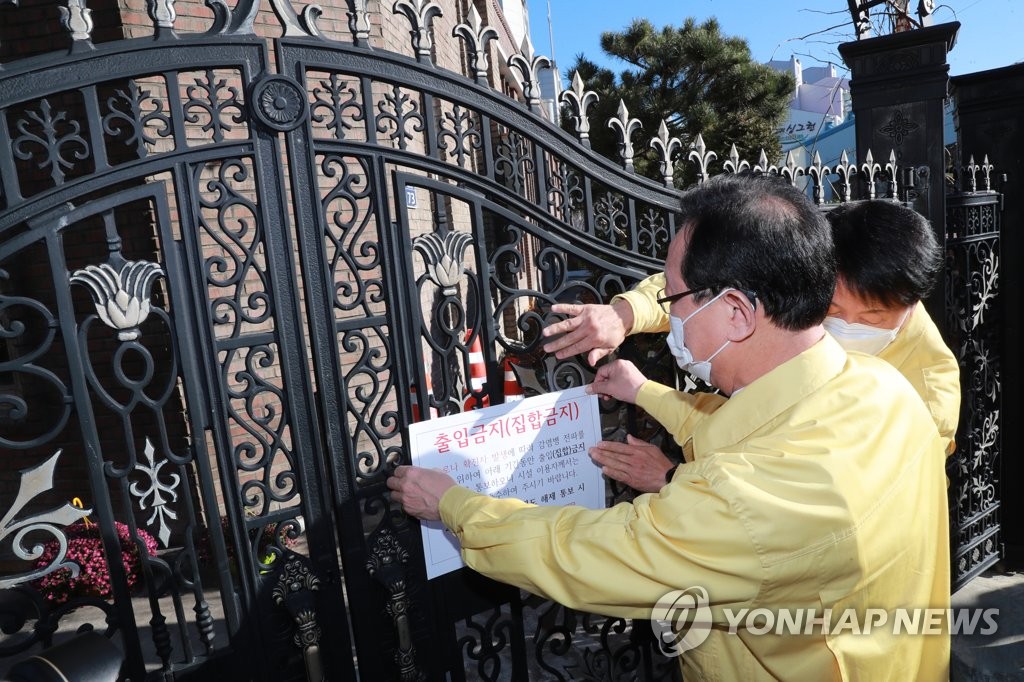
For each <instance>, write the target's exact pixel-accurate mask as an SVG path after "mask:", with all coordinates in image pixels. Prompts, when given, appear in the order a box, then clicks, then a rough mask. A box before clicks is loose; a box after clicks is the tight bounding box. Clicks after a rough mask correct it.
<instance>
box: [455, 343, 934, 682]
mask: <svg viewBox="0 0 1024 682" xmlns="http://www.w3.org/2000/svg"><path fill="white" fill-rule="evenodd" d="M671 391H672V389H669V388H668V387H664V386H659V385H657V384H654V383H653V382H647V383H645V384H644V385H643V387H642V388H641V390H640V396H639V398H638V402H640V403H641V404H642V406H643V407H644V408H645V409H648V410H649V411H651V412H652V413H654V412H655V410H654V408H655V403H658V402H659V401H660V402H663V401H661V398H662V397H663V396H664V395H665V394H667V393H669V392H671ZM691 416H692V415H691ZM692 423H693V425H694V430H693V432H692V437H691V439H690V442H689V443H688V445H691V446H692V453H693V456H694V461H692V462H688V463H685V464H682V465H681V466H680V467H679V468H678V469H677V471H676V474H675V477H674V479H673V480H672V482H671V483H669V484H668V485H666V486H665V487H664V488H662V490H661V491H660V492H658V493H656V494H646V495H640V496H639V497H637V498H636V499H635V500H634V501H633V502H632V503H622V504H618V505H616V506H614V507H611V508H609V509H604V510H589V509H582V508H579V507H538V506H533V505H529V504H526V503H524V502H521V501H519V500H513V499H493V498H490V497H487V496H483V495H479V494H476V493H474V492H473V491H471V490H468V489H466V488H463V487H460V486H455V487H453V488H451V489H450V490H448V491H447V492H446V493H445V495H444V496H443V497H442V498H441V502H440V506H439V508H440V513H441V519H442V520H443V521H444V523H445V524H446V525H447V526H448V527H449V528H451V529H452V530H453V531H454V532H455V534H456V535H457V536H458V538H459V540H460V542H461V543H462V556H463V559H464V560H465V561H466V563H467V564H468V565H469V566H470V567H472V568H474V569H476V570H477V571H479V572H480V573H483V574H484V575H487V576H490V577H492V578H495V579H497V580H501V581H504V582H507V583H510V584H513V585H516V586H518V587H521V588H523V589H526V590H529V591H530V592H534V593H537V594H541V595H545V596H546V597H548V598H550V599H553V600H555V601H557V602H559V603H561V604H565V605H566V606H569V607H572V608H576V609H581V610H584V611H590V612H596V613H602V614H608V615H612V616H623V617H631V618H649V617H650V616H651V611H652V608H653V606H654V604H655V603H656V602H657V601H658V599H659V598H660V597H662V596H663V595H665V594H666V593H668V592H670V591H673V590H681V589H686V588H689V587H694V586H700V587H703V588H705V589H706V590H707V592H708V594H709V598H710V601H711V604H710V606H711V609H712V617H713V622H714V623H715V626H714V628H713V629H712V630H711V632H710V636H709V637H708V639H707V640H706V641H705V642H703V643H702V644H701V645H700V646H698V647H697V648H696V649H694V650H692V651H689V652H686V653H684V654H683V656H682V666H683V671H684V676H685V678H686V679H687V680H692V679H721V680H744V681H746V680H759V679H771V678H773V677H774V678H780V679H792V680H829V679H835V680H839V679H854V680H870V681H872V682H874V681H876V680H900V681H902V680H940V679H945V678H946V677H947V676H948V666H949V638H948V635H946V634H940V635H928V636H924V635H906V634H901V635H896V636H893V635H891V634H888V633H891V630H887V629H886V628H875V629H873V630H872V631H871V634H851V630H850V629H845V630H843V631H841V632H836V631H835V624H834V623H833V624H832V626H831V627H826V628H824V629H825V630H827V632H822V628H821V627H819V628H818V629H816V630H813V631H812V632H811V634H806V635H804V634H800V635H776V634H766V635H760V636H757V635H754V634H752V633H751V632H749V631H748V630H747V629H745V628H743V627H740V629H739V630H738V632H737V633H736V634H730V633H729V632H728V628H727V627H726V626H727V623H728V622H729V620H728V618H729V615H730V614H729V613H727V612H726V609H731V612H730V613H731V614H735V613H736V612H737V610H738V609H741V608H748V609H756V608H766V609H770V610H773V611H774V610H776V609H779V608H782V607H789V608H804V609H811V608H813V609H816V610H817V611H818V612H819V613H820V612H821V611H822V610H823V609H825V608H831V609H832V610H833V612H835V613H837V614H838V613H841V612H842V611H843V610H844V609H847V608H853V609H857V610H858V613H862V612H863V611H864V609H868V608H871V609H886V610H888V611H890V612H891V611H892V610H893V609H896V608H897V607H903V606H905V607H911V608H928V607H931V608H941V609H945V608H948V607H949V550H948V547H949V543H948V530H947V528H948V527H947V514H946V505H945V476H944V472H943V467H942V458H941V457H940V456H939V453H940V452H941V450H942V441H941V438H940V437H939V435H938V433H937V432H936V429H935V425H934V423H933V422H932V421H931V419H930V418H929V415H928V413H927V410H925V409H924V407H923V406H922V405H921V401H920V400H919V399H918V398H917V396H915V395H914V392H913V389H912V388H911V387H910V385H909V384H908V383H907V382H906V381H905V380H903V379H902V378H900V376H899V374H898V373H897V372H896V371H895V370H893V369H892V367H891V366H889V365H887V364H886V363H884V362H881V361H879V360H877V359H876V358H871V357H869V356H864V355H857V354H853V355H849V356H848V355H847V354H846V353H845V352H844V351H843V349H842V348H841V347H840V346H839V345H838V344H837V343H836V342H835V341H834V340H833V339H832V338H831V337H828V336H826V337H825V338H823V339H822V341H820V342H819V343H817V344H816V345H815V346H814V347H812V348H811V349H809V350H807V351H805V352H804V353H801V354H800V355H798V356H797V357H795V358H793V359H792V360H789V361H788V362H786V363H784V364H782V365H780V366H779V367H777V368H775V369H774V370H772V371H771V372H769V373H768V374H766V375H764V376H763V377H761V378H760V379H758V380H757V381H755V382H753V383H752V384H750V385H749V386H747V387H746V388H745V389H744V390H743V391H742V392H740V393H738V394H737V395H735V396H733V397H732V398H731V399H729V400H728V401H725V402H724V403H721V404H720V406H719V408H718V409H717V410H715V411H713V412H711V413H710V414H707V415H705V416H704V417H703V418H702V419H693V420H692ZM946 631H947V630H945V629H943V632H946Z"/></svg>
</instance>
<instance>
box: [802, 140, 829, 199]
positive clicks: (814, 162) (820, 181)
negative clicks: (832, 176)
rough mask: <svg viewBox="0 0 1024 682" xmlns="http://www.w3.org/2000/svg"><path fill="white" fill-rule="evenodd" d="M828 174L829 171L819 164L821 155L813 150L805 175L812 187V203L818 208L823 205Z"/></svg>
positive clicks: (826, 167)
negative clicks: (809, 179)
mask: <svg viewBox="0 0 1024 682" xmlns="http://www.w3.org/2000/svg"><path fill="white" fill-rule="evenodd" d="M830 172H831V169H830V168H829V167H828V166H826V165H824V164H822V163H821V155H820V154H819V153H818V150H814V156H813V157H812V158H811V165H810V166H809V167H808V168H807V175H809V176H810V178H811V181H812V183H813V185H814V203H815V204H818V205H819V206H820V205H821V204H823V203H825V181H826V180H827V178H828V174H829V173H830Z"/></svg>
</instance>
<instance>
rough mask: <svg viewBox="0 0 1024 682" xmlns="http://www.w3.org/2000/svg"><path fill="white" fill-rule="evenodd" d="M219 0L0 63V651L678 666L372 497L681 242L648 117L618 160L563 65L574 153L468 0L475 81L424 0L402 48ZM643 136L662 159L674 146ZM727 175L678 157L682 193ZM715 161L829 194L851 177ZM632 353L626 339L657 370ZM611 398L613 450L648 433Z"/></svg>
mask: <svg viewBox="0 0 1024 682" xmlns="http://www.w3.org/2000/svg"><path fill="white" fill-rule="evenodd" d="M211 6H212V7H214V14H215V19H214V21H213V22H212V26H211V27H210V29H209V31H207V32H206V33H204V34H190V35H188V36H184V35H178V34H177V33H175V31H174V25H175V12H174V8H173V5H172V3H169V2H167V3H160V2H155V3H151V4H150V14H151V17H152V20H153V26H154V35H153V36H152V37H147V38H142V39H135V40H129V41H121V42H113V43H103V44H96V45H93V44H91V42H90V26H91V24H90V22H89V20H88V10H86V9H85V6H84V5H83V4H82V3H81V2H79V1H78V0H73V1H72V2H69V5H68V8H66V10H67V17H68V19H67V22H66V28H67V32H68V34H69V35H70V37H71V40H72V49H71V50H70V51H69V52H67V53H60V54H50V55H45V56H42V57H38V58H33V59H31V60H24V61H21V62H15V63H12V64H7V65H4V66H3V68H2V69H0V107H2V111H0V149H3V150H7V149H10V150H11V153H10V154H7V153H4V154H0V447H2V448H3V450H4V454H5V457H6V458H7V462H6V464H5V466H7V467H8V468H7V469H5V471H9V472H13V471H15V470H18V469H20V470H21V471H22V474H21V476H20V478H19V480H18V481H17V482H12V484H13V487H9V488H0V500H2V501H3V503H4V505H5V507H4V517H3V518H4V521H3V523H2V524H0V539H3V541H4V543H5V547H6V548H7V549H6V554H3V555H0V562H2V566H3V567H4V570H3V573H2V582H0V587H2V588H8V589H7V592H5V593H4V597H5V600H4V604H5V605H4V607H3V608H4V610H5V613H7V612H9V613H10V614H11V615H8V616H7V618H8V620H6V621H5V632H11V633H13V634H12V635H11V636H9V637H7V638H5V639H4V640H3V641H2V642H0V656H3V657H6V660H8V661H9V660H11V659H12V658H16V657H17V656H18V655H22V654H23V652H28V651H33V650H38V646H39V645H40V644H43V645H48V644H50V643H51V642H54V641H59V640H60V639H61V638H62V637H67V636H68V633H70V632H73V631H74V630H75V629H76V628H78V627H96V628H100V629H102V630H103V631H104V633H105V634H107V635H108V636H110V637H112V638H114V639H115V640H116V641H118V642H119V643H120V644H121V646H122V648H123V649H124V651H125V653H126V663H125V666H124V668H123V671H122V672H123V677H124V678H125V679H140V678H142V677H152V678H157V677H160V678H187V677H189V676H195V678H197V679H209V678H210V677H212V676H213V675H216V674H218V672H219V673H220V674H223V675H227V676H229V678H230V679H238V678H239V677H244V678H246V679H267V680H285V679H301V678H308V679H320V678H321V677H325V678H327V679H332V680H343V679H356V677H357V675H358V677H360V678H361V679H364V680H386V679H401V680H418V679H429V680H440V679H451V680H462V679H487V680H498V679H545V680H546V679H566V680H567V679H615V680H619V679H622V680H632V679H648V680H649V679H671V678H672V677H674V676H675V675H677V672H676V665H675V662H674V661H670V660H665V659H663V658H661V657H659V656H658V655H657V653H656V647H652V646H651V641H652V640H651V634H650V631H649V628H648V627H647V624H645V623H631V622H627V621H623V620H621V619H610V618H601V617H596V616H589V615H586V614H579V613H574V612H572V611H570V610H567V609H565V608H564V607H561V606H559V605H557V604H553V603H551V602H547V601H544V600H542V599H539V598H537V597H534V596H531V595H527V594H524V593H520V592H519V591H518V590H515V589H512V588H509V587H508V586H504V585H500V584H497V583H494V582H492V581H489V580H486V579H484V578H482V577H480V576H479V575H476V574H473V573H471V572H469V571H465V572H462V573H456V574H452V575H449V576H447V577H444V578H440V579H437V580H434V581H430V582H428V581H426V580H425V578H424V573H423V571H422V563H421V562H422V558H421V555H420V554H421V549H420V546H419V535H418V532H417V529H416V527H415V525H414V524H412V523H410V521H409V520H408V519H407V518H406V517H405V516H404V515H403V514H402V513H401V512H400V510H397V509H395V508H393V507H392V506H391V505H390V502H389V499H388V497H387V495H386V487H385V485H384V481H385V478H386V476H387V474H388V472H389V471H390V470H391V469H392V468H393V467H394V466H395V465H396V464H397V463H399V462H400V461H402V460H403V458H404V457H405V450H404V447H403V438H404V428H403V427H404V426H405V425H406V424H408V423H409V422H410V420H412V419H415V418H416V417H417V416H419V415H422V416H424V417H425V416H427V415H428V414H448V413H452V412H457V411H460V410H463V409H468V408H470V407H472V406H473V405H474V404H481V403H484V402H487V401H490V402H497V401H500V400H501V399H502V388H501V387H502V377H501V375H500V366H501V363H500V361H501V360H503V359H505V358H510V359H512V360H514V362H515V364H516V366H517V367H519V368H520V372H521V379H522V381H523V383H524V385H526V386H528V387H532V388H533V389H534V390H539V391H545V390H549V389H552V388H556V387H558V388H564V387H568V386H571V385H577V384H580V383H584V382H586V381H588V379H589V369H588V368H587V367H586V366H584V365H583V364H581V363H580V362H579V361H578V360H568V361H563V362H556V361H555V360H554V359H553V358H550V357H545V356H543V354H542V353H540V351H539V348H538V346H539V332H540V329H541V328H542V326H543V324H544V322H545V320H546V319H547V317H548V315H549V313H548V311H547V307H548V306H549V305H550V304H551V303H553V302H556V301H566V300H580V301H587V302H593V301H599V300H607V299H608V298H609V297H610V296H611V295H613V294H615V293H617V292H619V291H622V290H624V289H626V288H628V287H630V286H631V285H632V284H633V283H635V282H636V281H637V280H638V279H640V278H641V277H643V276H646V275H647V274H648V273H650V272H653V271H655V270H657V269H659V268H660V264H661V260H660V259H661V257H662V256H663V253H664V250H665V247H666V245H667V243H668V241H669V239H670V238H671V236H672V234H673V233H674V232H675V229H676V225H675V217H674V214H673V209H674V207H675V206H676V205H677V201H678V197H677V194H676V193H675V191H674V190H672V189H667V188H666V187H663V186H661V185H658V184H657V183H654V182H651V181H648V180H645V179H643V178H638V177H636V176H634V175H633V174H632V172H631V171H632V156H633V150H632V144H631V142H630V137H631V134H632V132H633V131H634V129H635V128H636V126H637V123H636V121H635V120H632V119H630V117H629V115H628V112H627V111H626V110H625V108H624V107H623V108H622V109H620V115H619V118H618V119H617V120H615V121H612V122H610V125H612V126H613V127H615V128H616V129H617V130H618V131H619V134H620V136H621V140H622V145H621V146H622V157H623V158H622V160H623V164H622V165H623V167H624V168H619V167H616V166H615V165H613V164H611V163H610V162H608V161H607V160H605V159H602V158H600V157H598V156H597V155H595V154H593V153H591V152H590V150H589V148H588V145H587V142H586V141H587V132H588V130H589V125H590V124H589V121H588V119H587V115H586V109H587V107H588V106H589V102H590V101H592V95H591V94H590V93H588V92H586V91H585V90H584V88H583V84H582V83H580V82H579V81H578V80H577V81H574V84H573V89H572V90H570V91H568V92H567V93H566V96H565V102H566V103H567V105H568V106H569V107H570V109H571V111H572V113H573V114H574V115H575V123H576V125H575V127H576V132H577V138H576V139H573V138H572V137H570V136H569V135H567V134H566V133H564V132H562V131H561V130H559V129H558V128H556V127H555V126H553V125H551V124H550V123H548V122H547V121H545V120H543V119H542V118H541V117H540V116H538V115H537V112H538V110H539V106H540V102H539V99H538V87H539V84H538V75H537V70H538V68H539V67H540V66H542V65H543V63H544V58H543V57H533V56H532V55H527V56H523V55H516V56H514V57H513V58H512V59H511V60H510V61H509V64H510V65H511V66H512V67H514V68H516V69H518V71H519V73H520V75H521V79H520V81H521V82H520V85H521V89H522V91H523V92H524V93H525V99H526V100H527V101H526V104H525V105H523V104H520V103H517V102H515V101H512V100H510V99H509V98H507V97H506V96H504V95H503V94H501V93H498V92H495V91H494V90H492V89H490V88H489V87H487V86H486V85H485V84H484V83H483V81H484V78H483V76H484V74H486V72H487V69H488V68H489V67H488V61H487V60H488V58H489V55H490V54H491V51H490V49H489V43H490V41H491V40H493V38H494V33H493V31H491V30H489V29H488V27H486V26H482V25H480V22H479V18H478V16H477V15H476V14H475V12H470V13H469V15H468V18H467V21H466V23H463V24H461V25H459V26H457V27H455V29H454V31H453V33H454V35H456V36H458V37H459V38H461V39H462V41H463V45H464V48H465V52H464V55H465V59H466V60H467V63H468V64H469V65H470V71H472V72H473V73H475V74H476V78H475V79H474V80H470V79H467V78H464V77H462V76H459V75H457V74H454V73H450V72H446V71H444V70H441V69H438V68H437V67H436V66H435V65H434V64H433V62H432V57H431V55H432V53H433V52H432V51H433V50H435V49H436V46H435V45H434V44H433V42H432V38H433V34H432V32H431V30H430V24H431V21H432V19H434V18H435V17H437V16H438V14H439V9H440V8H439V7H438V6H437V5H436V4H434V3H424V2H419V1H417V2H415V3H413V2H406V1H405V0H400V2H398V3H395V11H396V12H398V13H400V14H401V15H403V16H404V17H406V18H407V19H408V21H409V22H410V28H411V29H412V30H411V36H412V41H411V50H410V55H408V56H403V55H399V54H394V53H390V52H382V51H379V50H374V49H371V48H370V47H368V45H367V35H368V34H367V30H368V26H369V18H368V14H367V11H366V8H365V4H364V3H361V2H356V3H353V4H352V12H351V13H350V19H351V23H350V25H351V27H352V28H351V30H352V32H351V35H348V34H346V35H344V36H340V37H339V39H338V40H335V39H332V38H330V37H325V34H324V31H322V30H321V28H320V25H319V24H318V23H317V18H318V16H319V15H320V14H319V12H318V10H317V9H316V8H314V7H312V6H311V7H310V8H307V9H306V11H305V12H303V14H302V17H301V18H300V17H299V16H297V15H296V14H295V13H294V12H293V11H292V10H291V8H290V7H288V6H286V5H284V3H275V4H274V10H275V12H276V14H277V16H278V17H279V24H280V26H281V27H283V33H284V35H283V37H281V38H278V39H276V40H274V41H272V42H268V41H265V40H263V39H261V38H259V37H257V36H256V35H255V33H254V31H253V26H254V23H255V22H256V18H257V11H258V3H257V2H255V1H254V0H253V1H248V0H244V1H242V2H239V3H238V4H237V5H236V6H235V7H234V8H233V9H229V8H228V7H227V6H226V5H223V4H221V3H218V2H214V3H212V5H211ZM271 50H272V54H273V55H274V62H273V64H272V62H271V59H270V54H271ZM275 65H276V68H275ZM653 146H654V147H655V150H656V152H657V153H658V154H660V155H661V158H662V159H663V160H664V161H665V164H666V168H669V167H670V164H671V158H672V155H673V154H674V153H675V152H677V151H678V150H679V149H680V147H681V145H680V143H679V141H678V140H674V139H669V138H668V136H667V134H662V135H661V136H659V137H658V138H656V139H655V141H654V143H653ZM714 160H715V155H714V154H712V153H711V152H708V151H707V150H705V149H704V148H703V144H702V143H701V142H700V141H699V139H698V141H697V143H696V144H695V145H693V146H692V147H691V149H690V151H689V155H688V162H689V163H692V164H693V165H694V168H695V169H696V170H697V172H698V175H699V177H701V178H704V177H706V176H707V173H708V167H709V163H711V162H712V161H714ZM721 165H722V168H723V172H740V171H743V170H746V169H749V170H754V171H759V172H766V173H775V174H779V175H781V176H783V177H786V178H787V179H789V180H790V181H791V182H794V183H796V182H798V181H800V182H808V183H809V187H808V189H809V191H811V192H812V194H813V196H814V198H815V200H816V201H817V202H818V203H822V202H823V201H824V200H825V198H826V193H827V192H826V190H827V189H828V188H829V187H831V188H832V189H834V190H837V192H838V195H839V197H840V198H842V199H848V198H849V197H850V188H851V177H852V176H854V175H856V174H857V173H858V168H857V167H856V165H855V164H849V163H848V162H847V161H846V158H845V157H844V158H843V160H842V161H841V162H840V163H839V164H837V165H836V166H834V167H832V168H829V167H826V166H823V165H822V164H821V163H820V161H818V160H817V159H815V162H814V163H813V164H812V165H811V166H808V167H807V168H800V167H797V166H796V165H795V164H794V163H792V161H789V162H787V163H786V164H785V165H783V166H781V167H777V166H774V165H769V163H768V161H767V159H766V158H765V157H764V155H763V154H762V158H761V160H760V162H759V163H757V164H753V165H751V164H749V163H748V162H746V161H743V160H741V159H740V158H739V157H738V155H737V154H736V153H735V150H733V154H732V155H731V156H729V157H728V158H723V159H722V164H721ZM865 166H866V167H865V168H864V169H861V170H863V172H864V173H865V174H866V175H867V176H868V178H869V180H868V182H867V184H866V186H868V187H871V188H873V187H874V186H875V180H876V175H878V168H877V164H874V163H873V162H871V161H870V157H869V162H868V163H867V164H865ZM890 166H891V167H890ZM896 171H897V169H896V167H895V161H894V160H891V163H890V164H889V165H888V166H887V167H886V173H887V175H886V178H888V180H886V179H882V180H881V181H880V183H879V184H880V185H881V186H885V187H887V188H888V189H887V191H888V192H889V193H890V196H892V194H893V193H895V191H896V177H897V174H896ZM671 175H672V174H671V172H670V171H667V172H666V173H665V176H666V180H665V182H666V184H670V183H671ZM878 177H879V178H881V177H882V176H881V175H878ZM650 341H651V339H645V338H642V337H641V338H637V339H633V340H632V341H631V342H630V343H629V344H628V345H627V346H626V347H624V348H623V349H622V351H621V354H623V355H625V356H627V357H631V358H632V359H634V360H635V361H636V362H637V363H638V364H639V365H640V366H641V367H642V368H643V369H644V370H645V373H647V374H648V376H653V377H659V376H661V378H662V379H663V380H665V381H672V380H673V379H674V378H673V377H672V376H662V375H664V373H665V372H667V371H669V370H667V369H666V368H668V367H672V366H673V363H671V362H666V361H665V360H666V357H667V356H666V351H665V350H664V348H663V344H660V343H651V342H650ZM477 344H479V347H480V349H481V351H482V353H483V355H484V356H485V359H486V362H487V367H488V376H487V381H486V383H485V385H484V386H483V387H482V388H481V387H479V386H474V385H473V384H472V382H471V381H470V379H469V377H470V376H471V370H470V352H471V350H472V349H473V348H474V347H476V346H477ZM605 409H606V410H607V413H606V414H605V418H606V423H605V426H606V428H607V431H608V432H609V435H613V434H614V432H615V431H617V430H619V429H620V428H622V426H624V425H628V426H629V428H630V429H631V431H633V432H635V433H637V432H638V433H639V434H640V435H641V436H644V437H647V438H648V439H651V440H658V439H660V438H663V434H661V433H659V432H658V431H657V430H656V428H655V427H654V425H651V424H649V423H647V422H646V421H644V417H643V415H638V414H636V413H634V412H632V411H628V410H626V409H623V408H620V407H618V406H614V405H613V406H610V407H606V408H605ZM9 478H13V477H9ZM626 495H628V491H625V490H620V489H618V488H615V487H612V489H611V490H610V497H611V498H612V499H613V500H615V499H620V498H622V497H624V496H626ZM75 497H78V498H80V500H81V502H80V505H79V506H78V507H76V506H73V505H72V504H69V500H71V499H72V498H75ZM11 500H13V503H12V502H11ZM6 505H10V506H9V508H8V507H7V506H6ZM83 516H85V517H87V518H86V519H84V520H83V519H82V517H83ZM119 556H120V557H122V558H123V562H118V561H117V560H116V559H115V560H113V561H110V562H108V561H107V560H106V558H105V557H115V558H116V557H119ZM76 572H77V574H78V582H76V581H72V580H71V579H70V576H71V575H72V574H74V573H76ZM89 581H91V582H92V588H91V589H92V591H93V593H95V592H96V591H98V592H99V593H100V594H102V595H103V596H102V597H98V596H83V594H84V591H85V588H86V585H85V584H86V583H87V582H89Z"/></svg>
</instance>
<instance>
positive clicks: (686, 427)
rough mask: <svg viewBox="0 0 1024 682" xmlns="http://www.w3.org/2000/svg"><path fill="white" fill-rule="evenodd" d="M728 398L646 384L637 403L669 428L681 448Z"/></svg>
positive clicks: (656, 384) (656, 383) (652, 382)
mask: <svg viewBox="0 0 1024 682" xmlns="http://www.w3.org/2000/svg"><path fill="white" fill-rule="evenodd" d="M725 401H726V397H725V396H722V395H718V394H717V393H684V392H683V391H677V390H676V389H674V388H672V387H670V386H666V385H664V384H659V383H658V382H656V381H646V382H644V383H643V385H641V386H640V391H639V392H638V393H637V395H636V404H637V406H638V407H640V408H642V409H643V410H644V411H645V412H647V414H649V415H651V416H652V417H654V418H655V419H656V420H657V421H658V423H659V424H661V425H662V426H664V427H665V430H667V431H668V432H669V433H671V434H672V437H673V438H675V440H676V442H677V443H679V445H683V444H684V443H685V442H686V440H687V439H688V438H689V437H690V434H692V433H693V429H694V428H696V426H697V424H698V423H699V422H700V420H702V419H704V418H705V417H707V416H708V415H711V414H713V413H714V412H715V410H717V409H718V408H719V407H721V406H722V405H723V404H724V403H725Z"/></svg>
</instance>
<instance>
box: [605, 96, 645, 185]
mask: <svg viewBox="0 0 1024 682" xmlns="http://www.w3.org/2000/svg"><path fill="white" fill-rule="evenodd" d="M608 127H609V128H614V129H615V130H617V131H618V133H619V156H621V157H622V167H623V168H625V169H626V170H628V171H629V172H631V173H632V172H633V140H632V137H633V132H634V131H635V130H636V129H637V128H642V127H643V124H641V123H640V119H638V118H630V117H629V109H627V108H626V103H625V102H624V101H622V100H621V99H620V100H619V110H618V111H617V112H616V115H615V118H611V119H608Z"/></svg>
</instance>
